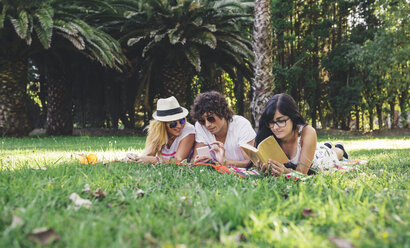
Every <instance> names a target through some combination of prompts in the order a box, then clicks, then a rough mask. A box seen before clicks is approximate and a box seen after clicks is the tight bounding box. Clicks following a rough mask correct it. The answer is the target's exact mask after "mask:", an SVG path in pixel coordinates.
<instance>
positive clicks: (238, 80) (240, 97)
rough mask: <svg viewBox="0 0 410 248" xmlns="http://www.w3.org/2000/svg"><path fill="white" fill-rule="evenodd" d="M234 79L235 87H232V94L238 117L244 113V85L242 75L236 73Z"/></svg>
mask: <svg viewBox="0 0 410 248" xmlns="http://www.w3.org/2000/svg"><path fill="white" fill-rule="evenodd" d="M236 74H237V75H236V77H235V79H234V82H235V86H234V93H235V98H236V114H238V115H242V116H243V115H244V113H245V108H244V101H245V99H244V98H245V96H244V94H245V89H244V88H245V85H244V82H243V80H244V78H243V75H242V73H240V72H239V71H237V73H236Z"/></svg>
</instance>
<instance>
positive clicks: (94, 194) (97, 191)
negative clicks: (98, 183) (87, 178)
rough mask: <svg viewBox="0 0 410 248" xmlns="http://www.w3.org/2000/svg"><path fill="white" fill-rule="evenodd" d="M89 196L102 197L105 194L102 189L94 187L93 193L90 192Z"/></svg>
mask: <svg viewBox="0 0 410 248" xmlns="http://www.w3.org/2000/svg"><path fill="white" fill-rule="evenodd" d="M91 196H93V197H95V198H100V199H102V198H104V197H105V196H106V194H105V192H104V191H102V189H96V190H95V191H94V192H93V193H91Z"/></svg>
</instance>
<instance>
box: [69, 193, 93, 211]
mask: <svg viewBox="0 0 410 248" xmlns="http://www.w3.org/2000/svg"><path fill="white" fill-rule="evenodd" d="M70 200H72V201H73V202H74V205H75V207H76V209H78V208H80V207H85V208H90V207H91V204H92V203H91V201H90V200H88V199H83V198H81V197H80V196H79V195H78V194H77V193H72V194H71V195H70Z"/></svg>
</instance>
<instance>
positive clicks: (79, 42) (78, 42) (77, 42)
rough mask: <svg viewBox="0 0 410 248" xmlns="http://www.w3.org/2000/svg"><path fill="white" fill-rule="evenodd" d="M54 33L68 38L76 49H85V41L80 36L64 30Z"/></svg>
mask: <svg viewBox="0 0 410 248" xmlns="http://www.w3.org/2000/svg"><path fill="white" fill-rule="evenodd" d="M56 35H59V36H62V37H64V38H65V39H67V40H69V41H70V42H71V43H72V44H73V45H74V47H75V48H77V49H78V50H84V49H85V42H84V39H83V38H82V37H81V36H75V35H69V34H68V33H66V32H56Z"/></svg>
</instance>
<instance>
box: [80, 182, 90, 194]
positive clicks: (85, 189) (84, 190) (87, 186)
mask: <svg viewBox="0 0 410 248" xmlns="http://www.w3.org/2000/svg"><path fill="white" fill-rule="evenodd" d="M82 192H85V193H88V192H90V185H89V184H88V183H87V184H86V185H84V188H83V190H82Z"/></svg>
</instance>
